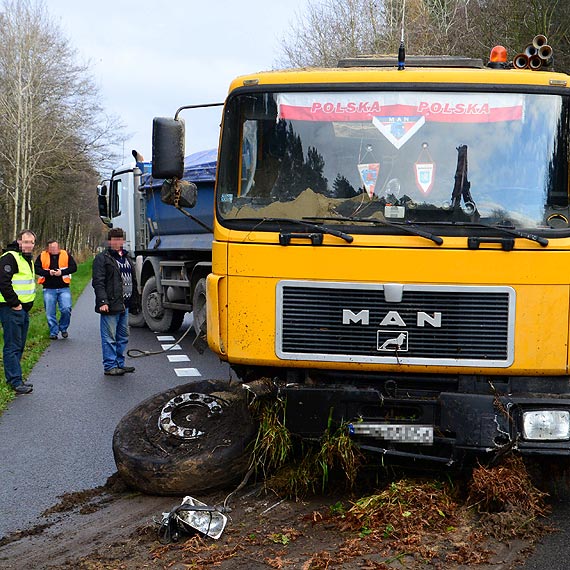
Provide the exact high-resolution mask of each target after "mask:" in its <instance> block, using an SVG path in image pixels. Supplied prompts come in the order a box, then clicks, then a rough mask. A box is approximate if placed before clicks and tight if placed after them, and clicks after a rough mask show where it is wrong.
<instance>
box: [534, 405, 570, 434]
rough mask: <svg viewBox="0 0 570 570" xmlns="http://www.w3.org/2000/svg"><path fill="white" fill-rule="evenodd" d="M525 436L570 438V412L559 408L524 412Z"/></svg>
mask: <svg viewBox="0 0 570 570" xmlns="http://www.w3.org/2000/svg"><path fill="white" fill-rule="evenodd" d="M523 437H524V439H528V440H566V439H570V412H564V411H557V410H537V411H533V412H523Z"/></svg>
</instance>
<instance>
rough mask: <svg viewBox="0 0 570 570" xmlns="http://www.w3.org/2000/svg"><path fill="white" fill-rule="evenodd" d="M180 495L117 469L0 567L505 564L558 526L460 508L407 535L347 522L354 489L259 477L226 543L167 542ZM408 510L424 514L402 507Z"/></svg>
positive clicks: (486, 569) (71, 499)
mask: <svg viewBox="0 0 570 570" xmlns="http://www.w3.org/2000/svg"><path fill="white" fill-rule="evenodd" d="M226 496H227V491H226V492H221V493H217V494H211V495H207V496H200V497H196V498H197V499H199V500H201V501H203V502H205V503H207V504H210V505H215V504H222V503H223V502H224V499H225V497H226ZM180 500H181V498H177V497H156V496H146V495H142V494H139V493H133V492H130V491H129V490H128V489H127V488H125V487H124V485H123V483H122V482H121V480H120V479H119V478H118V477H117V476H116V475H115V476H113V477H111V478H110V479H109V481H108V482H107V484H106V485H105V486H103V487H99V488H97V489H93V490H89V491H84V492H80V493H73V494H69V495H65V496H63V497H61V501H60V502H59V503H58V504H57V505H55V506H54V507H53V508H51V509H49V510H48V511H46V512H45V513H44V514H43V515H42V518H41V522H40V524H38V525H37V526H36V527H34V528H32V529H29V530H27V531H23V532H17V533H14V534H12V535H10V536H7V537H4V538H2V539H0V567H2V568H5V569H15V570H16V569H17V570H21V569H22V568H27V569H34V570H35V569H37V570H42V569H55V568H64V569H79V570H103V569H105V570H135V569H137V570H139V569H143V568H153V569H163V568H164V569H166V568H168V569H174V570H181V569H186V568H191V569H198V570H199V569H202V568H220V569H222V570H229V569H232V570H235V569H237V570H246V569H247V570H256V569H259V570H261V569H268V568H285V569H289V568H290V569H300V570H320V569H329V568H331V569H332V568H335V569H337V568H338V569H344V570H347V569H356V568H359V569H363V570H375V569H387V568H406V569H419V568H438V569H445V570H459V569H465V568H477V569H479V570H490V569H491V568H492V569H494V570H496V569H502V570H507V569H513V568H515V567H516V566H517V565H518V564H520V562H521V561H523V560H524V559H525V558H526V557H527V556H528V554H529V553H530V552H531V551H532V547H533V541H536V540H537V539H538V538H539V537H540V536H541V535H542V534H543V533H545V532H548V531H549V530H552V529H549V528H548V526H547V525H546V524H544V522H542V523H538V524H536V523H534V524H533V526H532V530H530V529H529V532H528V533H527V535H526V536H525V533H522V534H519V537H516V536H514V535H513V534H512V533H511V532H509V530H508V529H512V528H513V527H514V526H519V527H520V525H521V524H523V523H524V521H522V519H521V518H520V515H521V513H513V512H511V513H508V512H505V513H501V516H499V517H498V518H497V516H495V518H493V516H486V517H485V516H476V515H474V513H473V509H469V510H467V509H465V508H458V509H457V510H456V511H454V513H453V515H452V516H451V517H450V519H449V520H448V521H446V523H445V524H444V525H440V526H439V529H438V530H437V531H436V532H430V531H425V530H424V531H419V532H414V528H416V526H417V528H418V529H419V528H420V527H421V526H422V525H421V521H419V520H418V521H415V522H414V521H413V520H410V521H409V524H407V527H406V528H407V532H406V533H398V532H397V529H390V528H387V527H385V528H384V529H383V530H381V531H378V530H372V529H369V528H367V527H366V526H362V525H357V526H355V525H354V524H353V523H354V521H352V522H351V521H350V520H347V518H346V517H345V512H346V511H345V509H346V508H348V506H349V505H350V504H352V503H353V501H354V500H355V498H354V497H351V496H350V495H348V494H341V495H339V494H335V495H334V496H330V497H314V498H311V499H309V500H306V501H291V500H284V499H282V498H279V497H277V496H276V495H275V494H274V493H272V492H271V491H268V490H267V488H266V486H265V485H264V484H260V483H255V484H252V485H249V486H246V487H244V488H243V489H242V490H240V491H239V493H236V495H234V496H232V498H231V507H232V512H231V514H230V515H229V516H230V520H229V521H228V525H227V527H226V530H225V531H224V533H223V535H222V537H221V538H220V539H219V540H217V541H215V540H212V539H210V538H207V537H202V536H200V535H198V534H194V535H192V534H186V535H183V536H182V537H181V539H180V540H179V541H178V542H173V543H170V544H161V542H160V541H159V539H158V534H157V530H158V524H157V523H156V522H155V521H154V520H153V519H156V520H158V521H159V520H160V519H161V518H162V517H161V515H162V513H163V512H168V511H170V510H171V509H172V508H173V507H175V506H177V505H178V504H180ZM435 508H436V509H438V508H439V507H437V505H436V506H435ZM527 514H528V513H527ZM527 514H525V515H524V516H525V517H526V516H527ZM406 516H408V517H414V516H417V513H410V514H407V513H406V512H402V517H404V518H405V517H406ZM509 517H510V518H511V519H513V517H514V519H513V520H509ZM521 521H522V522H521ZM527 522H528V521H527ZM416 523H417V525H416Z"/></svg>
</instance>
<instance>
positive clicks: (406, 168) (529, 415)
mask: <svg viewBox="0 0 570 570" xmlns="http://www.w3.org/2000/svg"><path fill="white" fill-rule="evenodd" d="M550 55H551V54H550ZM494 59H496V58H494ZM400 63H401V65H399V66H398V62H397V61H396V60H395V59H394V58H392V59H390V58H375V57H362V58H353V59H351V60H345V61H341V62H340V63H339V66H338V67H337V68H334V69H295V70H285V71H272V72H263V73H255V74H252V75H248V76H244V77H238V78H237V79H235V80H234V81H233V83H232V84H231V86H230V89H229V94H228V96H227V99H226V101H225V105H224V110H223V120H222V126H221V135H220V145H219V156H218V168H217V181H216V191H215V215H214V242H213V263H212V273H211V274H210V275H209V276H208V277H207V338H208V344H209V346H210V348H211V349H212V350H213V351H214V352H215V353H217V354H218V355H219V357H220V358H221V359H222V360H225V361H227V362H228V363H229V364H230V365H231V366H232V368H233V369H234V370H235V372H236V373H237V375H238V376H239V377H240V378H241V379H242V380H243V382H245V383H249V382H252V381H254V380H256V379H260V378H269V379H271V381H272V382H273V383H274V385H275V387H276V389H277V390H278V392H279V394H280V395H281V397H283V398H284V399H286V403H287V408H286V425H287V427H288V428H289V429H290V430H291V431H292V432H294V433H296V434H299V435H300V436H303V437H306V438H312V439H317V438H319V437H320V436H321V435H322V434H323V432H324V431H325V429H326V428H327V423H328V422H329V421H330V420H329V418H330V419H332V421H333V423H334V424H335V425H346V428H347V429H348V430H350V433H351V434H352V436H353V437H354V438H355V440H356V441H357V442H358V444H359V445H360V447H361V448H362V449H365V450H369V451H372V452H374V451H376V452H378V453H381V454H382V455H383V456H384V457H385V458H390V457H394V458H397V459H398V460H406V459H410V460H412V461H419V460H421V461H422V462H432V463H435V464H440V465H441V464H451V463H454V462H457V461H458V460H460V459H461V458H462V457H464V456H465V454H468V455H474V454H483V455H492V454H496V453H498V452H501V451H504V450H506V449H515V450H518V451H519V452H521V453H522V454H548V455H559V456H563V455H565V456H567V455H569V454H570V376H569V368H568V367H569V332H570V321H569V315H570V306H569V304H570V269H569V268H568V267H566V265H567V264H570V208H569V176H568V166H569V160H570V152H569V147H570V138H569V137H570V89H569V87H570V85H569V83H570V76H568V75H566V74H562V73H556V72H554V71H552V70H550V68H549V67H547V66H546V65H544V66H541V65H534V66H533V69H530V68H527V69H519V68H517V67H525V66H524V65H523V64H524V61H523V62H522V63H521V62H520V61H517V66H516V67H513V65H512V64H509V63H508V62H507V61H506V60H505V59H504V58H503V59H501V57H500V56H499V58H498V61H497V60H496V61H491V62H490V64H483V62H482V61H481V60H477V59H467V58H454V57H433V58H430V57H420V58H412V57H410V58H408V60H407V61H406V62H405V64H404V65H402V63H403V62H400ZM545 63H546V62H545ZM537 67H542V68H541V69H539V70H537V69H536V68H537ZM183 140H184V125H183V122H182V121H181V120H179V119H178V118H176V119H165V118H159V119H155V125H154V134H153V149H154V150H153V153H154V154H153V173H154V175H155V176H156V177H159V178H168V179H174V181H176V178H177V177H178V175H179V173H180V172H181V171H182V170H181V169H182V162H181V161H182V158H183V155H184V152H183V148H184V142H183ZM169 425H170V424H169Z"/></svg>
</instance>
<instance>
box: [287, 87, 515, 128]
mask: <svg viewBox="0 0 570 570" xmlns="http://www.w3.org/2000/svg"><path fill="white" fill-rule="evenodd" d="M276 99H277V106H278V118H279V119H288V120H297V121H331V122H332V121H366V122H368V121H370V122H372V121H373V119H374V118H377V121H376V123H378V124H381V125H386V123H387V122H390V121H391V122H394V121H396V120H397V119H402V120H403V119H405V121H404V122H407V123H412V122H415V123H417V122H418V121H419V119H418V118H419V117H422V118H423V121H426V122H429V121H435V122H442V123H492V122H502V121H520V120H521V119H522V118H523V116H524V96H523V95H521V94H520V93H422V92H417V93H416V92H403V93H402V92H400V93H388V92H385V93H383V92H378V93H374V92H370V93H279V94H278V95H277V96H276ZM422 124H423V122H422ZM377 126H378V125H377ZM418 128H419V127H418Z"/></svg>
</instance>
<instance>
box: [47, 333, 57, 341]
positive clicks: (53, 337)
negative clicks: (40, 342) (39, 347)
mask: <svg viewBox="0 0 570 570" xmlns="http://www.w3.org/2000/svg"><path fill="white" fill-rule="evenodd" d="M49 337H50V338H51V340H57V335H56V334H50V335H49Z"/></svg>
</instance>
